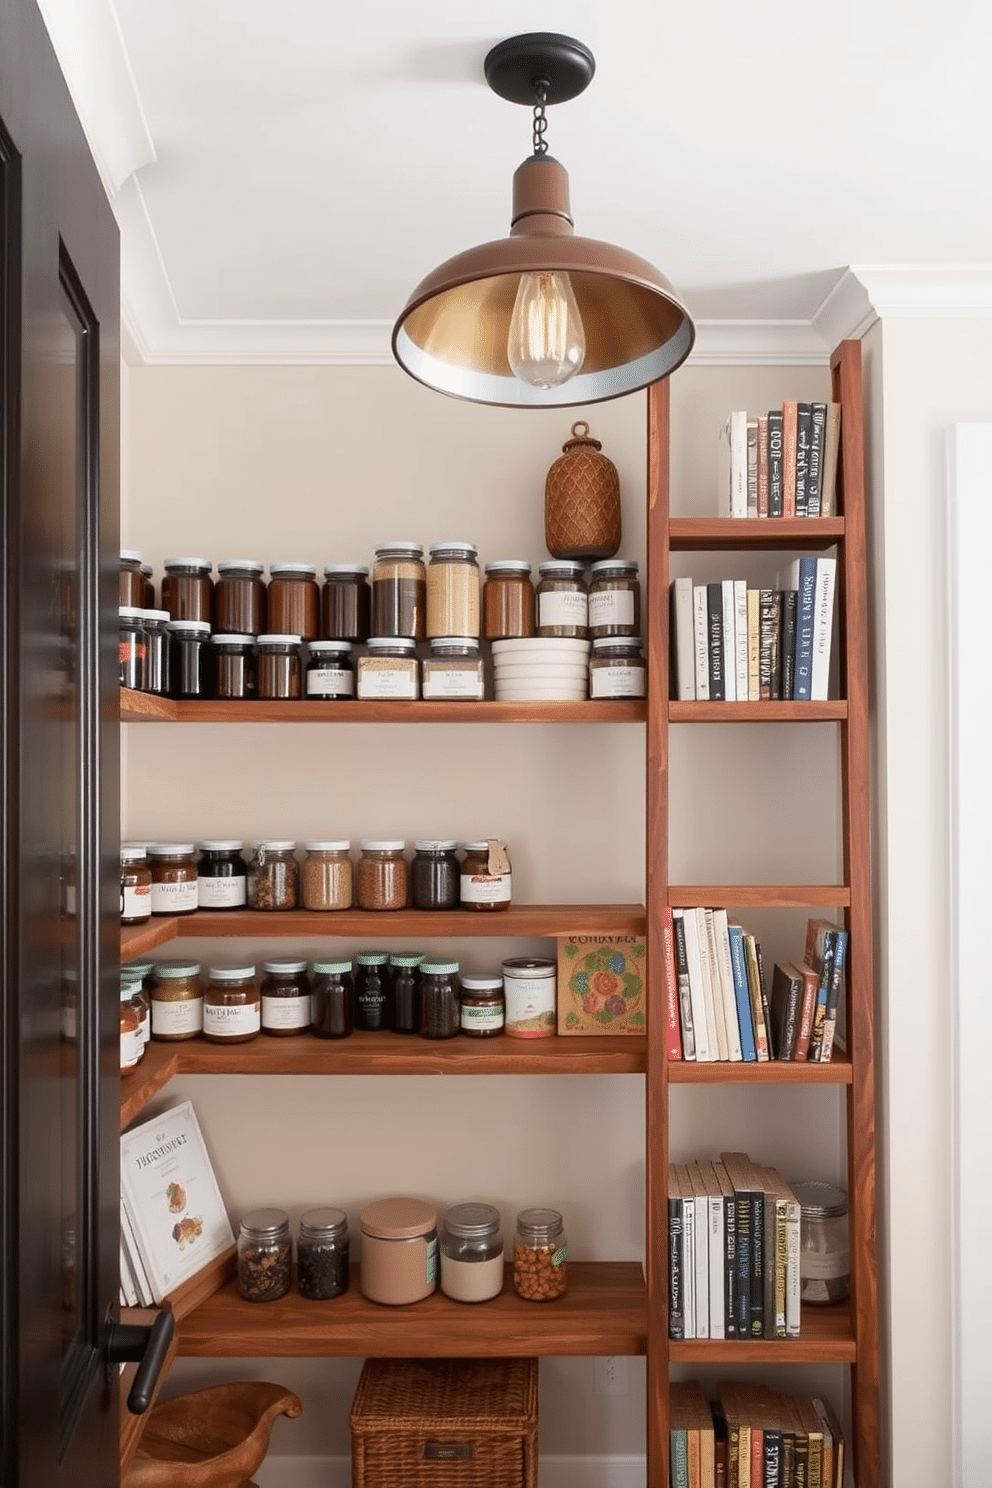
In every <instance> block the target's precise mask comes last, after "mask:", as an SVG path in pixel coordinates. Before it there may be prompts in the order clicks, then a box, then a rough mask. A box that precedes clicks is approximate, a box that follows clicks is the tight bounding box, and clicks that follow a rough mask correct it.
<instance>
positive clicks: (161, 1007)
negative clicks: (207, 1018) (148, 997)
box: [152, 997, 203, 1038]
mask: <svg viewBox="0 0 992 1488" xmlns="http://www.w3.org/2000/svg"><path fill="white" fill-rule="evenodd" d="M202 1027H203V998H202V997H183V998H177V999H176V1001H175V1002H159V1001H158V999H157V998H155V997H153V998H152V1037H153V1038H154V1037H155V1036H156V1035H161V1034H165V1036H166V1037H168V1036H169V1035H170V1034H174V1033H199V1032H200V1029H201V1028H202Z"/></svg>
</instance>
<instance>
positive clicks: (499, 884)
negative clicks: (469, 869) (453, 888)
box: [460, 873, 512, 904]
mask: <svg viewBox="0 0 992 1488" xmlns="http://www.w3.org/2000/svg"><path fill="white" fill-rule="evenodd" d="M511 878H512V875H511V874H509V873H499V874H490V873H463V874H462V875H461V888H460V892H461V900H462V903H463V904H509V903H510V889H511Z"/></svg>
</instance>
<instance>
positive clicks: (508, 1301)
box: [179, 1261, 647, 1358]
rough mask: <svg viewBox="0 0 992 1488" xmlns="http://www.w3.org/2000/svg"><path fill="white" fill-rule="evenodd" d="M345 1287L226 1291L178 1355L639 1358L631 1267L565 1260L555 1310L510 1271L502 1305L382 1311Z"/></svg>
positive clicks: (635, 1272)
mask: <svg viewBox="0 0 992 1488" xmlns="http://www.w3.org/2000/svg"><path fill="white" fill-rule="evenodd" d="M359 1274H360V1273H359V1268H358V1267H357V1266H353V1267H352V1271H351V1288H350V1290H349V1291H348V1292H346V1293H345V1295H344V1296H343V1297H335V1298H334V1299H333V1301H330V1302H308V1301H306V1300H305V1299H304V1298H302V1297H300V1296H299V1295H298V1294H297V1293H296V1292H290V1293H289V1294H288V1295H287V1296H285V1297H283V1298H282V1299H281V1300H280V1301H278V1302H266V1303H264V1304H260V1303H257V1302H245V1301H243V1300H242V1299H241V1298H240V1297H239V1296H238V1293H237V1288H236V1286H235V1284H234V1283H228V1285H226V1286H225V1287H224V1288H223V1289H222V1290H221V1291H219V1292H217V1293H216V1294H215V1295H214V1296H213V1297H211V1298H210V1299H209V1300H208V1301H206V1302H204V1303H202V1304H201V1305H200V1306H199V1307H197V1308H196V1310H195V1311H194V1312H192V1313H191V1314H190V1315H189V1316H188V1317H186V1318H184V1319H183V1320H182V1321H181V1322H180V1324H179V1353H180V1355H181V1356H183V1357H197V1358H241V1357H246V1356H247V1357H250V1358H255V1357H280V1358H287V1357H288V1358H297V1357H299V1358H303V1357H307V1356H311V1357H312V1356H319V1357H322V1358H330V1357H332V1356H334V1357H340V1356H347V1357H350V1358H368V1357H373V1358H389V1357H392V1358H433V1357H438V1356H444V1357H447V1358H452V1357H456V1358H476V1357H480V1356H498V1357H504V1358H505V1357H513V1356H515V1355H518V1354H542V1355H564V1354H576V1355H604V1354H643V1353H644V1351H645V1346H646V1341H647V1325H646V1321H645V1319H646V1313H647V1297H646V1292H645V1287H644V1275H643V1272H642V1270H641V1267H640V1265H639V1264H638V1263H637V1262H635V1261H625V1262H617V1263H593V1262H585V1263H583V1262H574V1261H573V1262H570V1263H569V1274H568V1282H569V1289H568V1292H567V1293H566V1295H565V1296H564V1297H561V1298H560V1299H559V1300H558V1301H555V1302H546V1303H537V1302H524V1301H521V1299H520V1298H519V1297H517V1296H516V1295H515V1294H514V1292H513V1286H512V1282H511V1280H510V1274H509V1267H507V1274H506V1278H505V1280H504V1284H503V1291H502V1294H501V1295H500V1296H499V1297H494V1298H493V1299H492V1301H490V1302H481V1303H477V1304H475V1305H469V1304H466V1303H463V1302H453V1301H452V1300H451V1299H450V1298H449V1297H445V1296H444V1295H443V1294H442V1293H440V1292H436V1293H435V1294H434V1295H433V1296H431V1297H427V1298H426V1299H425V1300H424V1301H423V1302H418V1303H416V1304H415V1305H414V1306H411V1307H381V1306H379V1305H378V1304H377V1303H375V1302H369V1301H367V1300H366V1298H364V1297H363V1296H361V1294H360V1292H359Z"/></svg>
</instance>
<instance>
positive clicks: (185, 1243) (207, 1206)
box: [121, 1101, 234, 1303]
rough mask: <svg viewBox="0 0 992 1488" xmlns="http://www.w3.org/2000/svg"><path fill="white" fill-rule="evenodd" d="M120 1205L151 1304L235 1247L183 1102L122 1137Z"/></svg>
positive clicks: (197, 1127) (189, 1111) (193, 1117)
mask: <svg viewBox="0 0 992 1488" xmlns="http://www.w3.org/2000/svg"><path fill="white" fill-rule="evenodd" d="M121 1200H122V1203H123V1204H124V1206H125V1208H126V1211H127V1214H128V1217H129V1218H130V1221H131V1227H132V1230H133V1231H134V1237H135V1240H136V1242H137V1245H138V1247H139V1250H140V1252H141V1259H142V1261H143V1262H144V1265H145V1270H146V1272H147V1274H148V1280H149V1282H150V1284H151V1288H152V1292H153V1294H154V1298H155V1301H156V1302H157V1303H161V1302H162V1299H163V1298H164V1297H165V1296H166V1295H167V1294H168V1293H169V1292H172V1291H174V1290H175V1289H176V1287H177V1286H179V1285H181V1283H182V1282H184V1281H187V1280H188V1279H189V1278H190V1277H191V1276H194V1275H195V1274H196V1273H197V1271H200V1270H202V1268H203V1267H204V1266H205V1265H207V1263H208V1262H209V1261H212V1260H214V1259H216V1257H217V1256H219V1255H222V1254H223V1253H224V1251H225V1250H227V1249H229V1247H230V1246H232V1245H233V1244H234V1232H233V1231H232V1229H231V1222H230V1220H229V1219H228V1215H227V1210H226V1208H225V1207H224V1200H223V1199H222V1198H221V1194H220V1189H219V1188H218V1187H217V1179H216V1177H215V1176H214V1170H213V1168H212V1166H211V1163H210V1158H209V1155H208V1153H207V1149H206V1145H205V1143H204V1141H203V1134H202V1133H201V1131H200V1124H199V1122H198V1121H197V1119H196V1112H195V1111H194V1110H193V1106H192V1102H190V1101H184V1102H183V1103H182V1104H181V1105H178V1106H173V1107H172V1108H171V1109H170V1110H168V1111H163V1112H162V1113H161V1115H159V1116H155V1117H153V1118H152V1119H151V1120H149V1121H144V1122H142V1124H141V1125H140V1126H136V1127H133V1128H132V1129H131V1130H130V1131H128V1132H125V1133H124V1135H123V1136H122V1137H121Z"/></svg>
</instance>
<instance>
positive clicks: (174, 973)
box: [151, 961, 203, 1044]
mask: <svg viewBox="0 0 992 1488" xmlns="http://www.w3.org/2000/svg"><path fill="white" fill-rule="evenodd" d="M151 999H152V1038H153V1039H161V1041H162V1042H163V1043H166V1044H170V1043H178V1042H179V1041H180V1040H182V1039H191V1038H196V1036H197V1034H198V1033H200V1032H201V1031H202V1029H203V983H202V982H201V981H200V963H199V962H198V961H157V962H156V963H155V986H154V987H153V988H152V992H151Z"/></svg>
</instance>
